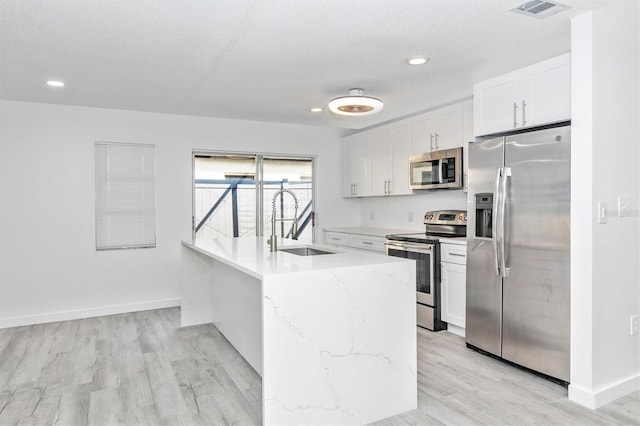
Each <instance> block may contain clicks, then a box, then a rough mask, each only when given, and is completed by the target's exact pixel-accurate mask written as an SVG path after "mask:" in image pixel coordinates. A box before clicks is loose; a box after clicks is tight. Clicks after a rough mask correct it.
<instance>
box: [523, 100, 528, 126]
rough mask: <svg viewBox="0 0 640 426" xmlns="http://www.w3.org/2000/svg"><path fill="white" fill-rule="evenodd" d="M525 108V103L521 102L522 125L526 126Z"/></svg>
mask: <svg viewBox="0 0 640 426" xmlns="http://www.w3.org/2000/svg"><path fill="white" fill-rule="evenodd" d="M526 106H527V103H526V102H525V101H522V125H523V126H526V125H527V120H526V118H525V107H526Z"/></svg>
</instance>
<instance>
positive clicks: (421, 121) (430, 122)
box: [411, 112, 436, 154]
mask: <svg viewBox="0 0 640 426" xmlns="http://www.w3.org/2000/svg"><path fill="white" fill-rule="evenodd" d="M435 133H436V130H435V119H434V115H433V114H432V113H431V112H428V113H426V114H422V115H418V116H416V117H414V118H413V143H412V148H411V153H412V154H422V153H425V152H431V151H434V150H435Z"/></svg>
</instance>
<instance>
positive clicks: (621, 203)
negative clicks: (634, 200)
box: [618, 195, 631, 217]
mask: <svg viewBox="0 0 640 426" xmlns="http://www.w3.org/2000/svg"><path fill="white" fill-rule="evenodd" d="M618 216H619V217H626V216H631V197H630V196H628V195H618Z"/></svg>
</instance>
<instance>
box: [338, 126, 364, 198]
mask: <svg viewBox="0 0 640 426" xmlns="http://www.w3.org/2000/svg"><path fill="white" fill-rule="evenodd" d="M369 158H370V157H369V142H368V139H367V133H366V132H363V133H357V134H355V135H350V136H346V137H344V138H342V196H343V197H362V196H366V195H369V191H370V182H369V178H370V174H369V172H370V170H369V169H370V165H369Z"/></svg>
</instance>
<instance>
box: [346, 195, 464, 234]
mask: <svg viewBox="0 0 640 426" xmlns="http://www.w3.org/2000/svg"><path fill="white" fill-rule="evenodd" d="M350 201H356V200H354V199H351V200H350ZM357 201H359V204H358V207H359V209H360V226H371V227H375V228H393V229H401V230H404V229H406V230H407V231H416V232H424V224H423V223H422V220H423V217H424V214H425V212H427V211H430V210H449V209H454V210H466V209H467V193H466V192H464V191H462V190H450V191H447V190H442V191H416V193H415V194H414V195H398V196H389V197H371V198H362V199H358V200H357ZM411 215H412V216H413V221H410V220H409V217H410V216H411Z"/></svg>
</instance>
